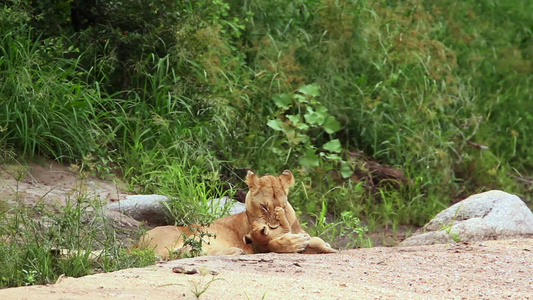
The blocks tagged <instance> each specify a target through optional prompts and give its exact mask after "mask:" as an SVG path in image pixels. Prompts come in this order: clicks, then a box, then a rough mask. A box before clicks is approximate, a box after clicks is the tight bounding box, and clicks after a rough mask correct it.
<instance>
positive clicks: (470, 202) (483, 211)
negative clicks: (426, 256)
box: [400, 190, 533, 246]
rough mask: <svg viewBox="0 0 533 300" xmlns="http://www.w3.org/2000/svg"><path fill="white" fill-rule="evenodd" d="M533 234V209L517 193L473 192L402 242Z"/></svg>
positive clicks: (482, 238)
mask: <svg viewBox="0 0 533 300" xmlns="http://www.w3.org/2000/svg"><path fill="white" fill-rule="evenodd" d="M530 237H533V213H532V212H531V210H530V209H529V208H528V207H527V206H526V204H525V203H524V202H523V201H522V200H520V198H518V197H517V196H515V195H512V194H509V193H506V192H503V191H498V190H492V191H488V192H484V193H481V194H476V195H472V196H470V197H468V198H466V199H464V200H463V201H460V202H458V203H456V204H454V205H452V206H451V207H449V208H448V209H445V210H443V211H442V212H440V213H439V214H437V215H436V216H435V218H433V219H432V220H431V221H430V222H429V223H427V224H426V225H425V226H424V227H423V228H421V229H420V230H418V231H417V232H416V233H415V234H414V235H413V236H411V237H409V238H407V239H406V240H404V241H403V242H402V243H400V246H414V245H429V244H441V243H450V242H454V241H455V242H458V241H463V242H475V241H483V240H499V239H508V238H530Z"/></svg>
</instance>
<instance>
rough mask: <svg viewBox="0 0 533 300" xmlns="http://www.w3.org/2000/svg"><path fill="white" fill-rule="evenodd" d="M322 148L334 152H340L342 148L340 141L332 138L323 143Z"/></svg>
mask: <svg viewBox="0 0 533 300" xmlns="http://www.w3.org/2000/svg"><path fill="white" fill-rule="evenodd" d="M322 148H324V149H326V150H328V151H329V152H335V153H340V152H341V150H342V147H341V142H340V141H339V139H334V140H331V141H329V142H327V143H325V144H324V145H323V146H322Z"/></svg>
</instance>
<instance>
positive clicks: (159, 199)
mask: <svg viewBox="0 0 533 300" xmlns="http://www.w3.org/2000/svg"><path fill="white" fill-rule="evenodd" d="M169 201H170V199H169V198H168V197H167V196H163V195H155V194H154V195H130V196H126V199H125V200H122V201H118V202H112V203H109V204H108V205H106V208H107V209H108V210H110V211H117V212H120V213H123V214H126V215H128V216H130V217H132V218H133V219H135V220H137V221H146V222H147V223H149V224H150V225H156V226H158V225H173V224H174V220H172V216H171V215H170V212H169V211H168V208H167V207H166V205H165V203H167V202H169ZM208 205H209V210H210V212H211V213H214V214H222V213H223V212H224V211H225V210H226V209H227V210H228V212H229V213H230V214H237V213H240V212H243V211H245V210H246V207H245V205H244V203H240V202H236V201H234V200H232V199H230V198H228V197H222V198H220V199H213V200H209V202H208Z"/></svg>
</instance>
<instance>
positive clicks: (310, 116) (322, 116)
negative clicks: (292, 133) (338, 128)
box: [304, 106, 328, 126]
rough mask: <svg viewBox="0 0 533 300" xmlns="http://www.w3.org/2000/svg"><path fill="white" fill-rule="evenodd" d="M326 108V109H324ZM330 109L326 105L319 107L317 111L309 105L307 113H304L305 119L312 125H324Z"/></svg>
mask: <svg viewBox="0 0 533 300" xmlns="http://www.w3.org/2000/svg"><path fill="white" fill-rule="evenodd" d="M324 109H325V111H324ZM327 111H328V109H327V108H325V107H324V106H320V107H318V109H317V111H314V110H313V109H312V108H311V107H307V113H306V114H304V118H305V121H307V123H309V124H310V125H318V126H320V125H322V124H323V123H324V121H325V120H326V117H327V115H328V114H327Z"/></svg>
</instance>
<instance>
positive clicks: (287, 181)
mask: <svg viewBox="0 0 533 300" xmlns="http://www.w3.org/2000/svg"><path fill="white" fill-rule="evenodd" d="M279 179H280V181H281V185H282V186H283V188H284V189H285V192H287V193H288V192H289V188H290V187H291V186H293V185H294V176H293V175H292V172H291V171H289V170H285V171H283V173H281V175H279Z"/></svg>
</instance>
